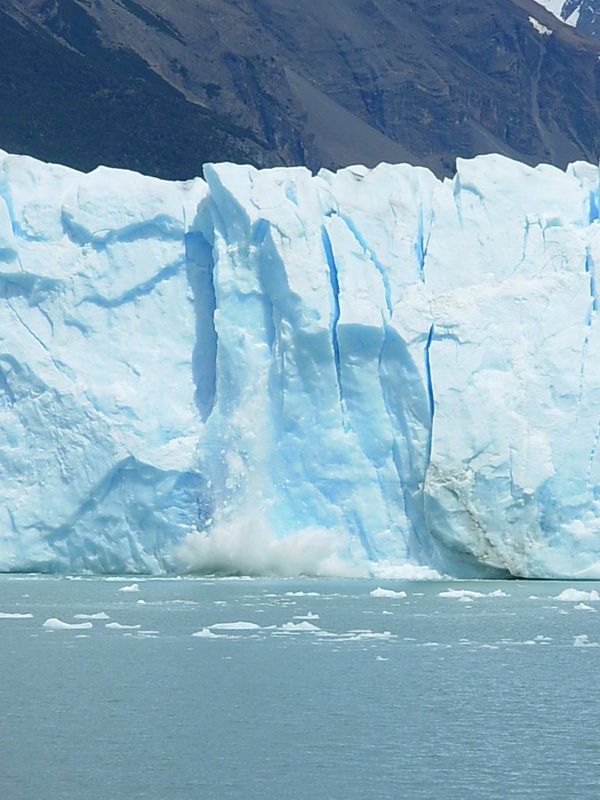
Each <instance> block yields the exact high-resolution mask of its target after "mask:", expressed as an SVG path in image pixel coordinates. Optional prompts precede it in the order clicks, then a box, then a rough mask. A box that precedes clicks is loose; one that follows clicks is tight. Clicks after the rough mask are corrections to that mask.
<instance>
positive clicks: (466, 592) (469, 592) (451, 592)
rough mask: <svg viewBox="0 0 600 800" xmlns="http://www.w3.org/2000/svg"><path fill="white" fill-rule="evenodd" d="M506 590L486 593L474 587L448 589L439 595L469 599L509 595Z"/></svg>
mask: <svg viewBox="0 0 600 800" xmlns="http://www.w3.org/2000/svg"><path fill="white" fill-rule="evenodd" d="M508 596H509V595H507V594H506V592H503V591H502V589H496V590H495V591H493V592H489V593H488V594H486V593H485V592H476V591H474V590H473V589H446V590H445V591H443V592H438V597H453V598H455V599H456V600H463V601H467V602H468V601H469V600H474V599H475V598H477V597H508Z"/></svg>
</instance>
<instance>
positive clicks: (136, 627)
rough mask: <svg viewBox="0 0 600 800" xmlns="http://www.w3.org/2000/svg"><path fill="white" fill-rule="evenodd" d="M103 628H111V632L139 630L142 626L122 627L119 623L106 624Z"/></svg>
mask: <svg viewBox="0 0 600 800" xmlns="http://www.w3.org/2000/svg"><path fill="white" fill-rule="evenodd" d="M104 627H105V628H111V629H113V630H123V631H126V630H132V631H135V630H139V629H140V628H141V627H142V626H141V625H123V624H122V623H120V622H107V623H106V625H105V626H104Z"/></svg>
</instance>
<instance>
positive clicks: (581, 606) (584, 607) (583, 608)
mask: <svg viewBox="0 0 600 800" xmlns="http://www.w3.org/2000/svg"><path fill="white" fill-rule="evenodd" d="M573 608H574V609H575V611H593V612H594V613H595V612H596V609H595V608H593V607H592V606H588V604H587V603H577V605H576V606H573Z"/></svg>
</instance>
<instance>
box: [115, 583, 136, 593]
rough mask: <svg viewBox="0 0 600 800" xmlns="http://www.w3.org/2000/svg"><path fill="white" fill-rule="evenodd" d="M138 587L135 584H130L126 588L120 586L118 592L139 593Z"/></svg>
mask: <svg viewBox="0 0 600 800" xmlns="http://www.w3.org/2000/svg"><path fill="white" fill-rule="evenodd" d="M139 590H140V587H139V584H137V583H131V584H129V585H128V586H121V588H120V589H119V591H120V592H139Z"/></svg>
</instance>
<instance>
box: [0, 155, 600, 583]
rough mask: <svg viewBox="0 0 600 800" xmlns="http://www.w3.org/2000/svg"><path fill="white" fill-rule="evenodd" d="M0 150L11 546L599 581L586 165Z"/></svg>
mask: <svg viewBox="0 0 600 800" xmlns="http://www.w3.org/2000/svg"><path fill="white" fill-rule="evenodd" d="M0 165H1V166H0V269H1V273H0V438H1V446H0V469H1V475H2V480H1V481H0V495H1V502H0V569H1V570H56V571H88V570H91V571H101V572H124V571H133V572H151V573H152V572H161V571H163V570H177V571H186V570H201V571H207V572H215V571H216V572H234V573H235V572H240V573H250V574H278V575H295V574H325V575H326V574H338V575H340V574H341V575H344V574H349V575H350V574H356V575H360V574H369V573H371V574H380V575H405V576H410V575H420V576H427V575H432V574H434V571H437V572H440V573H446V574H451V575H458V576H467V575H468V576H485V575H489V574H494V572H495V571H497V570H500V571H504V572H506V573H510V574H513V575H523V576H535V577H558V576H569V577H596V578H597V577H600V499H599V485H600V451H599V448H598V441H599V439H600V336H599V333H600V331H599V326H598V319H597V286H598V278H597V275H596V270H597V269H598V265H600V227H599V223H598V220H597V217H598V206H599V202H598V170H597V169H596V168H595V167H592V166H591V165H588V164H583V163H577V164H575V165H572V166H570V167H569V168H568V169H567V171H566V172H561V171H560V170H558V169H555V168H553V167H549V166H540V167H538V168H536V169H532V168H530V167H526V166H524V165H522V164H519V163H516V162H513V161H510V160H508V159H505V158H503V157H500V156H482V157H478V158H476V159H474V160H472V161H462V160H459V161H458V164H457V174H456V177H455V178H454V179H453V180H445V181H438V180H437V179H436V178H435V177H434V176H433V175H432V174H431V173H430V172H429V171H427V170H426V169H421V168H414V167H410V166H407V165H400V166H389V165H381V166H379V167H377V168H376V169H374V170H367V169H364V168H362V167H349V168H347V169H343V170H340V171H339V172H338V173H335V174H334V173H332V172H328V171H322V172H320V173H319V174H318V175H317V176H314V177H313V176H311V174H310V173H309V172H308V171H307V170H306V169H303V168H294V169H284V168H281V169H274V170H264V171H257V170H255V169H253V168H251V167H242V166H234V165H231V164H221V165H209V166H207V167H206V170H205V178H206V182H204V181H202V180H200V179H197V180H194V181H190V182H186V183H169V182H164V181H159V180H156V179H152V178H146V177H142V176H140V175H137V174H134V173H128V172H123V171H119V170H110V169H106V168H99V169H97V170H95V171H94V172H92V173H90V174H89V175H83V174H80V173H78V172H75V171H73V170H69V169H66V168H64V167H59V166H52V165H46V164H42V163H40V162H37V161H35V160H33V159H30V158H27V157H22V156H11V155H7V154H5V153H2V154H1V156H0Z"/></svg>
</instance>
